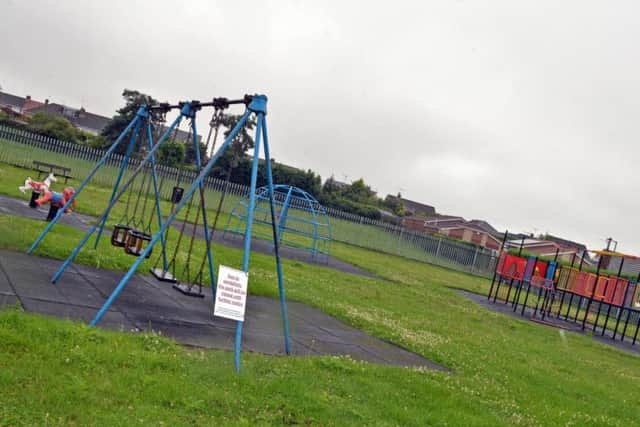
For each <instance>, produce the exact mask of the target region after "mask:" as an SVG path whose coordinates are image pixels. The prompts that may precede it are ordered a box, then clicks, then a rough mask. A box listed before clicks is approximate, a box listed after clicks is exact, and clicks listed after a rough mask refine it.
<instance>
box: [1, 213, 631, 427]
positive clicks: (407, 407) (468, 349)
mask: <svg viewBox="0 0 640 427" xmlns="http://www.w3.org/2000/svg"><path fill="white" fill-rule="evenodd" d="M41 225H42V224H41V223H39V222H35V221H31V220H27V219H23V218H15V217H9V216H6V215H3V216H0V246H1V247H9V248H13V249H19V250H23V249H24V248H25V247H26V245H27V244H28V243H29V242H30V241H31V239H32V238H33V237H35V235H36V234H37V232H38V231H39V228H40V227H41ZM53 233H54V236H52V239H50V240H49V239H48V240H46V241H45V244H44V245H43V246H42V247H41V248H40V251H41V253H42V254H44V253H47V254H48V255H50V256H53V257H61V256H64V255H65V254H66V253H68V251H69V249H70V248H71V246H72V245H73V244H74V243H75V240H76V239H77V238H79V237H80V233H78V232H77V231H76V230H73V229H70V228H66V227H62V226H61V227H59V228H56V229H55V231H54V232H53ZM54 242H55V243H54ZM215 249H216V252H215V253H216V259H217V260H219V261H220V262H222V263H224V264H228V265H232V266H233V265H235V266H237V265H239V262H240V258H241V252H240V251H238V250H234V249H229V248H225V247H216V248H215ZM86 252H87V253H86V254H85V255H84V257H83V258H81V261H82V262H85V263H88V264H96V263H98V262H99V263H100V265H101V266H103V267H111V268H119V269H123V268H126V266H127V265H128V264H129V263H130V262H131V258H130V257H127V256H125V255H124V254H123V253H122V252H121V251H120V250H117V249H114V248H111V247H108V246H105V247H104V248H101V250H100V251H99V252H98V253H100V254H101V255H97V253H94V251H92V250H88V251H86ZM336 253H337V254H338V255H339V256H341V257H343V258H344V259H348V260H350V261H351V262H354V263H356V264H358V265H360V266H362V267H364V268H367V269H369V270H370V271H372V272H374V273H376V274H377V275H379V276H381V277H383V278H384V279H380V280H376V279H370V278H365V277H359V276H353V275H347V274H342V273H338V272H335V271H332V270H329V269H327V268H322V267H317V266H309V265H306V264H303V263H298V262H292V261H285V262H284V272H285V278H286V286H287V295H288V298H289V299H292V300H297V301H302V302H306V303H308V304H311V305H313V306H316V307H318V308H321V309H323V310H324V311H326V312H328V313H330V314H332V315H334V316H337V317H338V318H341V319H343V320H345V321H346V322H348V323H350V324H352V325H354V326H356V327H359V328H361V329H363V330H365V331H367V332H369V333H372V334H374V335H376V336H379V337H381V338H383V339H386V340H388V341H391V342H394V343H396V344H399V345H402V346H404V347H406V348H408V349H410V350H413V351H415V352H417V353H419V354H422V355H424V356H425V357H428V358H430V359H432V360H434V361H436V362H439V363H442V364H444V365H445V366H448V367H450V368H451V369H453V373H452V374H442V373H432V372H424V371H421V370H414V369H403V368H393V367H383V366H378V365H372V364H367V363H359V362H353V361H350V360H347V359H344V358H331V357H323V358H310V359H304V358H282V357H267V356H261V355H253V354H246V353H245V354H244V356H243V361H244V365H243V371H242V374H241V375H239V376H237V375H235V374H234V373H233V370H232V357H231V354H229V353H226V352H216V351H207V352H199V351H189V350H185V349H181V348H179V347H177V346H175V345H173V344H171V343H169V342H168V341H166V340H164V339H161V338H158V337H154V336H146V335H139V336H131V335H128V334H119V333H114V332H105V331H100V330H91V329H89V328H86V327H85V326H82V325H78V324H72V323H68V322H63V321H51V320H49V319H43V318H40V317H38V316H31V315H24V314H19V313H17V312H15V311H9V312H8V313H3V314H2V315H0V349H1V350H2V351H0V372H2V373H1V374H0V381H1V382H2V384H3V387H0V400H1V401H2V402H3V405H2V406H1V408H2V409H0V420H2V421H0V425H2V424H3V423H4V424H7V425H13V424H17V423H18V421H20V420H21V421H24V423H25V424H31V425H40V424H44V423H45V416H46V414H47V413H48V414H49V415H48V418H47V419H46V420H47V422H49V423H51V424H74V423H75V424H78V425H84V424H97V425H104V424H109V425H111V424H116V425H117V424H121V425H124V424H128V423H130V422H132V423H140V424H158V423H159V421H161V420H162V421H164V422H165V423H166V425H178V424H216V423H222V424H254V423H267V424H284V423H294V422H295V423H309V424H322V425H353V424H392V425H428V424H433V425H443V424H447V423H448V424H450V425H517V424H520V425H572V424H573V425H625V426H627V425H634V424H637V423H638V420H640V398H639V397H638V394H637V385H638V380H639V379H640V361H639V360H638V357H637V356H632V355H629V354H626V353H623V352H620V351H617V350H615V349H612V348H609V347H606V346H604V345H601V344H598V343H596V342H593V341H591V340H590V338H589V337H585V336H578V335H574V334H564V333H562V332H559V331H558V330H555V329H552V328H547V327H544V326H540V325H536V324H532V323H530V322H526V321H522V320H518V319H513V318H509V317H505V316H502V315H499V314H495V313H491V312H488V311H486V310H485V309H483V308H481V307H479V306H477V305H475V304H473V303H471V302H469V301H468V300H466V299H465V298H463V297H461V296H460V295H458V294H457V293H456V292H455V291H454V290H452V289H450V288H449V286H456V287H461V288H464V289H469V290H475V291H477V292H486V289H487V288H486V287H487V286H488V281H487V280H484V279H481V278H477V277H473V276H469V275H464V274H460V273H456V272H452V271H450V270H446V269H443V268H439V267H434V266H430V265H427V264H423V263H419V262H414V261H409V260H406V259H403V258H399V257H390V256H387V255H383V254H379V253H375V252H369V251H365V250H363V249H357V248H351V247H348V246H346V245H344V246H342V245H337V247H336ZM92 254H93V255H92ZM250 291H251V292H252V293H254V294H260V295H269V296H275V294H276V284H275V271H274V266H273V259H272V258H271V257H268V256H265V255H261V254H252V261H251V280H250ZM67 360H68V361H67ZM108 372H109V373H111V376H109V375H107V373H108ZM53 390H55V392H52V391H53ZM67 402H68V403H67Z"/></svg>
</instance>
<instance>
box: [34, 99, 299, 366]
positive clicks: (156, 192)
mask: <svg viewBox="0 0 640 427" xmlns="http://www.w3.org/2000/svg"><path fill="white" fill-rule="evenodd" d="M234 105H244V107H245V111H244V113H243V114H242V116H241V117H240V119H239V120H238V122H237V123H236V124H235V126H233V128H232V129H231V130H230V131H229V133H228V134H227V135H226V137H225V139H224V141H223V142H222V145H221V146H220V148H219V149H218V150H217V151H216V150H215V145H216V138H217V136H218V133H219V128H220V126H221V124H222V123H223V121H224V120H223V119H224V111H225V110H226V109H228V108H229V107H231V106H234ZM203 108H213V115H212V117H211V120H210V122H209V132H208V135H207V140H206V147H207V153H211V158H210V159H209V160H208V162H206V164H203V162H202V159H201V156H200V149H199V142H198V138H197V135H198V134H197V128H196V116H197V113H198V112H199V111H201V110H202V109H203ZM171 110H178V111H179V114H178V116H177V117H176V118H175V120H174V121H173V122H172V123H171V125H170V126H169V127H168V128H166V129H165V130H164V132H162V134H161V135H160V136H158V135H154V132H153V130H154V124H157V122H162V121H164V117H165V116H166V114H167V113H168V112H169V111H171ZM266 113H267V97H266V96H265V95H245V96H244V97H243V98H241V99H235V100H230V99H227V98H214V99H213V100H212V101H210V102H200V101H189V102H180V103H178V104H176V105H170V104H168V103H163V104H159V105H152V106H142V107H140V108H139V109H138V111H137V113H136V116H135V118H134V119H133V120H132V121H131V122H130V123H129V124H128V126H127V127H126V129H125V130H124V131H123V132H122V133H121V134H120V135H119V136H118V138H117V139H116V141H115V142H114V143H113V144H112V145H111V147H110V148H109V149H108V150H107V151H106V152H105V154H104V155H103V157H102V158H101V159H100V160H99V161H98V162H97V163H96V165H95V166H94V167H93V169H92V170H91V171H90V172H89V174H88V175H87V176H86V177H85V178H84V180H83V181H82V182H81V184H80V185H79V186H78V189H77V190H76V192H75V194H74V195H73V196H72V197H71V198H70V199H69V200H68V201H67V202H66V204H65V206H63V208H62V209H60V211H59V212H58V214H57V215H56V216H55V217H54V218H53V220H52V221H51V222H49V223H48V224H47V225H46V227H45V228H44V230H43V231H42V232H41V233H40V235H39V236H38V237H37V238H36V240H35V241H34V242H33V244H32V245H31V247H30V248H29V249H28V251H27V253H29V254H31V253H33V251H34V250H35V249H36V248H37V247H38V246H39V244H40V243H41V242H42V240H43V239H44V238H45V237H46V235H47V234H48V233H49V231H51V229H52V228H53V227H54V226H55V224H56V223H57V222H58V221H59V219H60V217H61V214H62V212H64V210H65V209H66V208H67V207H68V205H70V204H71V203H73V202H74V200H75V199H76V197H78V196H79V195H80V194H81V193H82V191H83V189H84V188H85V187H86V185H87V184H88V183H89V182H90V181H91V179H92V178H93V176H94V175H95V174H96V172H97V171H98V170H99V169H100V167H102V166H103V165H104V164H105V163H106V162H107V161H109V160H112V159H113V157H112V156H113V155H114V153H115V150H116V149H117V147H118V146H120V145H121V144H122V143H123V141H125V140H126V139H127V138H128V145H127V149H126V152H125V155H124V157H123V159H122V161H121V163H120V169H119V172H118V175H117V177H116V180H115V183H114V186H113V190H112V192H111V197H110V199H109V203H108V204H107V206H106V207H105V209H104V211H103V212H102V214H101V215H100V216H99V219H98V221H97V222H96V223H95V224H94V225H93V226H92V227H91V228H90V229H89V230H88V231H87V232H86V233H85V235H84V236H83V237H82V239H81V240H80V241H79V243H78V244H77V246H76V247H75V248H74V249H73V250H72V252H71V253H70V254H69V256H68V257H67V259H66V260H65V261H64V262H63V263H62V265H61V266H60V268H59V269H58V270H57V271H56V273H55V274H54V275H53V277H52V279H51V282H52V283H53V284H55V283H56V282H57V281H58V280H59V279H60V278H61V276H62V274H63V273H64V271H65V270H66V269H67V267H68V266H69V265H70V264H71V263H72V262H73V260H74V259H75V258H76V256H77V255H78V253H79V252H80V251H81V250H82V248H83V247H84V246H85V245H86V244H87V243H88V241H89V239H90V238H91V237H92V236H95V242H94V249H97V248H98V244H99V241H100V238H101V235H102V234H103V232H104V229H105V226H106V224H107V221H108V220H109V219H110V215H111V213H112V210H113V208H114V206H115V205H116V204H117V203H121V204H122V203H124V211H123V214H122V216H121V217H120V218H118V219H117V221H116V223H115V225H114V226H113V229H112V232H111V240H110V243H111V245H112V246H114V247H116V248H123V250H124V252H125V253H126V254H128V255H131V256H132V257H134V261H133V263H132V265H131V266H130V268H129V270H128V271H127V272H126V274H125V275H124V276H123V277H122V279H121V280H120V281H119V282H118V284H117V285H116V287H115V288H114V289H113V291H112V292H111V295H110V296H109V297H108V299H107V300H106V301H105V303H104V304H103V306H102V307H101V308H100V310H99V311H98V312H97V313H96V315H95V317H94V319H93V320H92V321H91V325H97V324H98V323H99V322H100V320H101V319H102V317H103V316H104V315H105V313H106V312H107V311H108V310H109V307H110V306H111V305H112V304H113V303H114V301H115V300H116V299H117V298H118V296H119V295H120V293H121V292H122V290H123V289H124V288H125V287H126V286H127V284H128V282H129V281H130V279H131V277H132V276H133V275H134V274H135V273H136V272H137V271H138V269H139V267H140V265H141V264H142V262H143V261H144V260H145V259H147V258H149V257H150V256H151V254H152V251H153V249H154V247H155V246H156V245H157V244H158V243H159V244H160V254H159V256H158V258H157V260H156V261H155V263H154V266H153V268H152V269H151V273H152V274H153V276H155V277H156V278H157V279H158V280H160V281H163V282H169V283H172V284H173V287H174V288H175V289H176V290H178V291H180V292H181V293H182V294H185V295H188V296H195V297H203V296H204V294H203V293H202V288H203V285H204V284H205V283H206V282H207V281H208V282H209V283H210V285H211V288H212V291H213V292H212V293H213V300H214V301H215V298H216V281H215V277H216V274H215V269H214V256H213V251H212V247H211V240H212V236H213V233H214V232H215V227H216V225H217V222H218V217H219V214H220V210H221V207H222V203H223V201H224V196H225V193H226V189H227V187H228V181H229V177H230V174H231V170H228V173H227V180H226V183H225V189H224V191H223V193H222V195H221V197H220V199H219V203H218V207H217V211H216V215H215V219H214V221H213V224H212V225H211V226H210V225H209V220H208V217H207V207H206V198H205V184H206V179H207V177H208V176H209V174H210V173H211V171H212V169H213V167H214V166H215V165H216V163H217V162H218V161H219V159H220V157H221V156H222V155H223V154H224V153H225V151H226V150H227V149H228V148H229V146H230V145H231V144H232V143H233V142H234V139H235V138H236V137H237V136H238V134H239V133H240V132H241V131H242V130H243V128H244V127H245V125H247V123H248V122H249V121H250V120H251V119H253V120H254V121H255V123H256V127H255V144H254V148H253V163H252V169H251V187H250V192H249V202H248V203H249V210H248V211H249V215H248V217H247V220H246V222H245V229H244V254H243V258H242V266H241V267H242V271H244V272H245V273H248V270H249V256H250V251H251V237H252V229H253V223H254V218H253V211H254V209H253V208H254V206H255V204H256V184H257V175H258V162H259V154H260V148H261V145H262V144H264V149H263V153H264V158H265V164H266V175H267V189H268V190H267V192H268V195H269V204H270V213H271V218H272V221H271V224H272V238H273V245H274V255H275V261H276V271H277V277H278V290H279V296H280V306H281V312H282V322H283V337H284V350H285V353H286V354H289V353H290V340H289V325H288V318H287V307H286V300H285V289H284V275H283V272H282V264H281V259H280V252H279V241H280V239H279V235H278V233H279V230H278V227H277V226H276V224H277V221H276V207H275V204H276V201H275V196H274V184H273V178H272V172H271V161H270V153H269V139H268V135H267V122H266ZM183 120H184V121H187V122H188V125H189V136H188V138H187V140H188V141H189V140H190V141H189V143H192V144H193V147H194V153H195V155H194V157H195V172H194V173H193V177H192V178H191V180H190V184H189V185H188V188H187V189H185V188H183V187H181V185H182V182H183V180H185V176H184V175H187V174H188V173H184V172H183V171H182V169H180V171H179V172H178V176H177V177H176V184H175V186H174V187H173V188H172V191H171V197H170V202H171V211H170V212H169V213H168V214H163V212H162V209H161V191H162V189H163V186H164V185H166V181H168V180H169V177H168V176H167V174H166V173H163V172H162V170H160V172H159V167H158V165H157V163H156V155H157V152H158V150H159V148H160V147H161V146H162V144H163V143H165V142H166V141H167V140H169V137H170V136H171V134H172V133H173V134H174V138H175V134H176V132H177V131H178V129H179V126H180V123H181V122H182V121H183ZM156 128H157V130H158V132H160V131H161V130H162V126H156ZM139 138H141V141H143V144H142V146H143V149H142V150H141V151H142V153H141V157H142V158H141V159H139V160H134V161H132V159H134V157H133V151H134V147H135V146H136V141H138V139H139ZM134 163H135V165H134ZM160 169H161V168H160ZM127 171H129V172H128V173H127ZM125 175H127V177H126V179H125ZM159 175H160V180H159ZM185 187H187V185H185ZM183 210H184V211H183ZM180 213H184V217H183V218H182V219H181V220H177V217H178V215H179V214H180ZM176 224H179V225H178V237H177V239H176V242H175V244H174V248H173V253H172V255H171V257H169V256H168V255H169V254H168V252H169V251H168V247H167V240H168V239H169V234H170V233H169V229H170V227H172V226H174V225H176ZM198 229H200V230H201V231H202V232H203V234H204V241H205V251H204V254H203V256H202V258H201V259H196V258H197V257H196V256H195V255H194V246H195V241H196V239H197V235H198V233H197V230H198ZM182 248H186V254H187V255H186V260H185V261H184V262H181V260H178V257H179V254H181V252H182ZM178 264H180V266H181V267H182V268H181V269H177V268H176V266H177V265H178ZM179 277H180V279H179ZM242 328H243V321H242V320H237V321H236V333H235V345H234V362H235V367H236V370H238V371H239V370H240V353H241V345H242V344H241V343H242Z"/></svg>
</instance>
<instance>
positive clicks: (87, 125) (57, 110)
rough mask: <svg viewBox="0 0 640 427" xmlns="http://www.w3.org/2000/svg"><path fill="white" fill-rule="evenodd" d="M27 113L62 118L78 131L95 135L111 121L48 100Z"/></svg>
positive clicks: (107, 118) (80, 109) (83, 110)
mask: <svg viewBox="0 0 640 427" xmlns="http://www.w3.org/2000/svg"><path fill="white" fill-rule="evenodd" d="M25 113H26V114H27V115H29V116H32V115H34V114H36V113H47V114H51V115H54V116H61V117H64V118H65V119H67V120H69V121H70V122H71V124H72V125H74V126H75V127H77V128H78V129H80V130H82V131H84V132H87V133H90V134H93V135H98V134H100V133H101V132H102V130H103V129H104V128H105V127H106V126H107V125H108V124H109V122H110V121H111V119H110V118H109V117H105V116H101V115H99V114H94V113H90V112H88V111H86V110H85V109H84V108H79V109H76V108H71V107H67V106H66V105H62V104H56V103H50V102H49V101H48V100H45V102H44V104H41V105H39V106H34V107H32V108H29V109H28V110H26V111H25Z"/></svg>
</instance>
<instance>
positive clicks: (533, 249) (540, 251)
mask: <svg viewBox="0 0 640 427" xmlns="http://www.w3.org/2000/svg"><path fill="white" fill-rule="evenodd" d="M505 248H506V249H517V250H520V248H522V251H523V252H525V253H526V254H528V255H536V256H539V257H546V258H553V257H555V256H556V254H557V255H558V259H561V260H563V261H567V262H572V261H574V262H580V260H581V259H584V260H583V263H585V264H586V265H593V260H592V259H591V258H589V257H588V255H587V254H586V251H579V250H577V249H576V248H572V247H567V246H563V245H561V244H559V243H557V242H555V241H551V240H541V239H536V238H534V237H523V238H519V239H511V240H507V242H505Z"/></svg>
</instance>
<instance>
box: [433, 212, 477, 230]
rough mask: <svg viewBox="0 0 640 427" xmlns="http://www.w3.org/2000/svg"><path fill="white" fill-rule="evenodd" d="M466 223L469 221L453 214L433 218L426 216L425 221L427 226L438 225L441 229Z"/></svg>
mask: <svg viewBox="0 0 640 427" xmlns="http://www.w3.org/2000/svg"><path fill="white" fill-rule="evenodd" d="M466 223H467V221H466V220H465V219H464V218H462V217H461V216H452V215H438V216H435V217H433V218H426V219H425V221H424V225H425V226H427V227H437V228H439V229H440V228H445V227H455V226H459V225H463V224H466Z"/></svg>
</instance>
